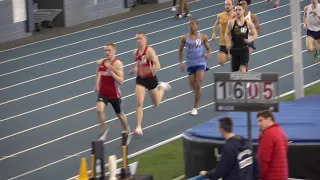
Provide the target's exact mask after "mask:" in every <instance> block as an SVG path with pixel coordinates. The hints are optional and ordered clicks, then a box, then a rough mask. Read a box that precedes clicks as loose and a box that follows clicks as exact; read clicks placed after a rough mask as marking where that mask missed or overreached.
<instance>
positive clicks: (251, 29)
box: [245, 20, 258, 43]
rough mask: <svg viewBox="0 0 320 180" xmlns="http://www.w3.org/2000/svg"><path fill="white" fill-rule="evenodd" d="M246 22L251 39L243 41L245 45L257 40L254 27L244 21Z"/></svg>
mask: <svg viewBox="0 0 320 180" xmlns="http://www.w3.org/2000/svg"><path fill="white" fill-rule="evenodd" d="M246 21H247V25H248V28H249V31H250V32H251V34H252V37H251V38H249V39H246V40H245V41H246V42H247V43H252V42H253V41H255V40H256V39H257V38H258V33H257V30H256V28H255V27H254V25H253V23H252V22H250V21H248V20H246Z"/></svg>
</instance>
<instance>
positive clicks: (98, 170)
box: [78, 131, 132, 180]
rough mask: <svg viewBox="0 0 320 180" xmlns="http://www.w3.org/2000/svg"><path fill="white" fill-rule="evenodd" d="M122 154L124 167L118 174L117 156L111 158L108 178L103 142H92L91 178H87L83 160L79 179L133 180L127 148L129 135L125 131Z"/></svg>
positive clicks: (123, 133)
mask: <svg viewBox="0 0 320 180" xmlns="http://www.w3.org/2000/svg"><path fill="white" fill-rule="evenodd" d="M121 137H122V142H121V152H122V153H121V154H122V166H121V168H120V169H119V173H117V162H116V161H117V158H116V156H115V155H112V156H109V159H108V162H109V173H108V174H109V175H108V176H106V174H107V173H106V170H105V166H104V165H105V156H104V146H103V141H101V140H96V141H92V142H91V155H90V160H91V163H90V166H91V173H90V177H88V176H87V165H86V159H85V158H82V160H81V165H80V171H79V178H78V180H131V179H132V173H131V169H130V166H129V165H128V146H127V134H126V132H125V131H123V132H122V133H121Z"/></svg>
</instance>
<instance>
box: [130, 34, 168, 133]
mask: <svg viewBox="0 0 320 180" xmlns="http://www.w3.org/2000/svg"><path fill="white" fill-rule="evenodd" d="M136 37H137V44H138V48H137V49H136V50H135V51H134V53H133V55H134V58H135V61H136V66H135V67H134V68H133V69H132V70H131V71H130V74H134V73H136V74H137V78H136V91H135V95H136V98H137V104H136V117H137V127H136V129H135V130H134V133H135V134H136V135H140V136H141V135H143V133H142V128H141V127H142V118H143V103H144V99H145V95H146V90H148V91H149V94H150V97H151V101H152V102H153V104H154V105H155V106H158V105H159V104H160V102H161V101H162V99H163V95H164V93H165V92H166V91H169V90H171V86H170V85H169V84H168V83H165V82H158V78H157V76H156V71H157V70H159V69H160V62H159V59H158V56H157V55H156V52H155V50H154V49H153V48H152V47H150V46H148V44H147V35H146V34H145V33H143V32H140V33H138V34H137V36H136Z"/></svg>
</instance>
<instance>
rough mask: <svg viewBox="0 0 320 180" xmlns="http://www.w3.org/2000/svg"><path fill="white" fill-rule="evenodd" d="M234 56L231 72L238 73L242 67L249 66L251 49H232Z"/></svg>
mask: <svg viewBox="0 0 320 180" xmlns="http://www.w3.org/2000/svg"><path fill="white" fill-rule="evenodd" d="M230 52H231V54H232V59H231V71H232V72H236V71H239V70H240V66H241V65H243V66H248V63H249V48H248V47H246V48H241V49H238V48H237V49H235V48H231V50H230Z"/></svg>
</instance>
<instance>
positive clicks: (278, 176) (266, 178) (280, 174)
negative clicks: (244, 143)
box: [257, 111, 288, 180]
mask: <svg viewBox="0 0 320 180" xmlns="http://www.w3.org/2000/svg"><path fill="white" fill-rule="evenodd" d="M257 118H258V125H259V128H260V132H261V133H260V136H259V144H258V160H259V164H260V179H261V180H287V179H288V159H287V153H288V139H287V136H286V135H285V133H284V131H283V130H282V129H281V128H280V126H279V124H278V123H275V119H274V117H273V114H272V112H270V111H260V112H258V113H257Z"/></svg>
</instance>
